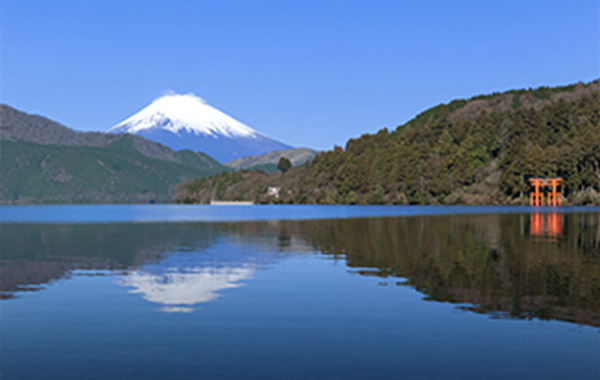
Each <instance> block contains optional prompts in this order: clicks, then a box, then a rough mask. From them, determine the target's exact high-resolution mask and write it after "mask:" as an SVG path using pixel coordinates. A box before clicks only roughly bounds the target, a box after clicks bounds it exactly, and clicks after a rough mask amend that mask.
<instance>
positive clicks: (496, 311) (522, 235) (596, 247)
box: [0, 206, 600, 379]
mask: <svg viewBox="0 0 600 380" xmlns="http://www.w3.org/2000/svg"><path fill="white" fill-rule="evenodd" d="M542 211H543V212H542V213H535V212H533V209H530V208H491V207H483V208H479V207H437V208H436V207H319V206H311V207H289V206H282V207H281V206H280V207H246V208H244V207H233V208H232V207H212V208H210V207H193V206H192V207H189V206H32V207H0V221H1V223H0V229H1V230H0V248H1V257H0V297H1V298H0V307H1V313H2V314H1V319H0V332H1V335H0V337H1V345H0V355H1V356H0V358H1V366H0V371H1V377H2V379H56V378H60V379H121V378H123V379H127V378H143V379H153V378H155V379H166V378H168V379H293V378H297V379H404V378H405V379H538V378H544V379H597V378H598V377H599V375H600V316H599V313H600V210H599V209H590V208H586V209H567V208H563V209H561V210H560V211H561V212H560V213H555V212H553V210H551V209H544V210H542Z"/></svg>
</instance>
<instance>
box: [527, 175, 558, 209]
mask: <svg viewBox="0 0 600 380" xmlns="http://www.w3.org/2000/svg"><path fill="white" fill-rule="evenodd" d="M561 181H562V178H560V177H556V178H529V182H531V186H532V187H533V189H532V191H531V194H530V196H529V204H530V205H531V206H543V205H544V193H543V192H542V189H541V188H542V187H546V186H549V187H551V190H550V192H549V193H548V206H560V203H561V196H560V193H558V186H559V185H560V182H561Z"/></svg>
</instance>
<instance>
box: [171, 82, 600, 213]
mask: <svg viewBox="0 0 600 380" xmlns="http://www.w3.org/2000/svg"><path fill="white" fill-rule="evenodd" d="M598 84H599V82H598V81H595V82H592V83H588V84H587V85H584V84H578V85H573V86H568V87H560V88H543V87H542V88H539V89H536V90H528V91H525V90H521V91H509V92H507V93H503V94H493V95H489V96H480V97H476V98H473V99H470V100H468V101H463V100H460V101H454V102H452V103H450V104H448V105H441V106H438V107H434V108H432V109H430V110H427V111H426V112H424V113H422V114H420V115H419V116H417V117H416V118H415V119H413V120H411V121H410V122H408V123H407V124H405V125H403V126H400V127H398V128H396V130H394V131H392V132H389V131H388V130H387V129H383V130H381V131H379V132H378V133H376V134H372V135H368V134H365V135H363V136H361V137H360V138H357V139H351V140H349V141H348V143H347V144H346V147H345V150H344V151H342V150H341V149H333V150H332V151H328V152H324V153H321V154H319V155H317V156H316V157H315V158H314V159H313V160H312V162H310V163H308V164H306V165H304V166H303V167H301V168H294V169H291V170H290V171H289V172H287V173H285V174H283V175H280V174H279V173H274V174H270V175H267V174H264V173H260V172H251V173H225V174H219V175H217V176H215V177H213V178H211V179H208V180H198V181H195V182H191V183H188V184H187V185H185V186H182V187H180V189H179V191H178V192H177V195H176V201H178V202H201V203H203V202H208V201H209V200H210V199H219V200H241V199H244V200H254V201H256V202H261V203H263V202H281V203H323V204H336V203H346V204H456V203H468V204H510V203H527V199H528V198H527V196H528V192H529V183H528V178H530V177H554V176H559V177H562V178H564V186H563V190H562V191H563V196H564V197H565V198H566V200H567V202H570V203H574V204H586V203H594V202H596V203H600V196H599V195H598V192H599V191H600V189H599V184H600V110H599V109H600V98H599V90H598V89H599V86H598ZM269 186H271V187H274V186H276V187H279V188H280V191H279V194H278V196H277V197H274V196H273V195H272V194H268V187H269Z"/></svg>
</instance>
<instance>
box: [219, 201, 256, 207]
mask: <svg viewBox="0 0 600 380" xmlns="http://www.w3.org/2000/svg"><path fill="white" fill-rule="evenodd" d="M253 204H254V202H252V201H215V200H211V201H210V205H211V206H252V205H253Z"/></svg>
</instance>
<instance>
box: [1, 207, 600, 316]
mask: <svg viewBox="0 0 600 380" xmlns="http://www.w3.org/2000/svg"><path fill="white" fill-rule="evenodd" d="M531 220H532V219H530V216H529V215H510V214H506V215H470V216H433V217H404V218H390V219H353V220H352V219H346V220H343V219H342V220H320V221H285V222H247V223H213V224H209V223H195V224H194V223H167V224H154V223H148V224H125V223H123V224H74V225H18V224H3V225H2V233H1V234H0V243H1V244H0V248H1V250H2V259H1V261H0V264H1V265H0V280H1V282H0V291H1V292H2V294H3V297H5V298H6V297H12V296H13V295H14V293H15V292H16V291H19V290H25V289H26V288H35V287H36V286H39V285H43V284H45V283H47V282H49V281H52V280H55V279H59V278H63V277H66V276H68V275H69V274H70V272H71V271H72V270H75V269H125V270H127V271H129V272H130V274H133V275H135V276H134V277H128V278H127V279H126V281H125V282H127V281H129V282H128V285H129V286H134V287H136V288H137V289H139V291H144V294H145V297H147V298H148V299H152V300H154V299H159V298H156V295H155V294H154V293H151V292H148V291H147V290H146V289H147V288H148V286H150V285H153V284H154V283H155V281H156V278H158V277H157V276H159V277H160V276H164V275H165V274H168V275H172V276H175V277H177V278H178V279H180V280H182V281H179V282H177V281H174V282H173V284H174V285H178V286H179V285H180V283H181V284H182V285H181V287H180V289H181V290H178V289H179V288H178V287H170V288H169V289H168V290H169V291H170V292H171V293H173V294H171V293H169V294H170V296H169V300H172V299H179V298H181V299H183V300H189V299H193V300H194V301H197V299H198V294H200V293H199V292H198V291H196V292H194V294H193V295H194V297H192V298H190V297H184V296H183V294H181V297H179V298H178V297H176V295H177V294H176V293H178V292H183V290H184V289H186V288H187V287H189V286H188V285H186V284H188V283H189V284H196V283H199V280H198V279H196V277H198V276H197V274H198V273H200V274H202V273H203V272H202V268H203V267H210V268H225V269H224V272H223V273H224V275H223V276H221V277H218V278H217V280H219V281H221V280H223V281H221V282H223V283H224V284H225V285H222V286H221V285H219V284H220V282H219V281H216V280H215V281H216V282H217V285H219V286H217V285H215V289H220V288H223V287H225V286H230V285H227V284H229V282H230V281H229V280H230V278H238V277H240V278H243V277H244V276H246V277H247V276H248V275H250V274H249V273H251V272H250V271H252V270H255V269H259V268H260V264H261V262H263V263H268V262H270V261H272V260H273V259H277V258H278V257H285V256H288V255H289V254H290V252H297V251H301V252H307V251H315V250H316V251H320V252H321V253H323V254H326V255H328V256H331V257H337V258H339V259H343V260H345V261H346V263H347V266H348V267H349V268H350V270H351V271H353V272H356V273H359V274H362V275H368V276H379V277H382V278H392V279H394V278H402V279H406V281H402V282H403V283H407V284H409V285H411V286H414V287H415V288H416V289H417V290H419V291H421V292H422V293H424V294H425V295H426V297H427V299H431V300H435V301H447V302H454V303H467V304H473V305H474V306H472V307H471V306H467V307H468V308H469V309H470V310H473V311H476V312H486V313H496V314H497V313H502V314H504V315H510V316H514V317H520V318H522V317H524V318H531V317H538V318H542V319H559V320H565V321H571V322H577V323H583V324H589V325H594V326H600V317H599V310H600V215H599V214H593V213H589V214H563V215H560V218H558V219H552V220H553V223H556V222H558V223H559V228H558V231H559V235H558V236H557V235H553V236H543V235H542V236H537V234H538V232H535V231H537V230H536V228H537V227H535V228H534V226H532V224H531ZM548 220H550V219H548ZM532 231H533V232H535V234H536V236H532V235H531V234H530V233H531V232H532ZM548 231H550V230H548ZM551 232H552V233H553V234H555V233H556V231H555V230H552V231H551ZM219 244H225V246H226V247H227V249H223V250H218V251H216V252H215V251H211V253H210V255H205V254H204V253H205V252H208V251H209V250H211V249H212V248H211V247H216V246H219ZM248 247H250V248H251V249H250V251H247V250H248ZM186 252H190V255H187V254H186ZM192 252H193V260H192V261H190V259H189V258H192ZM144 264H152V265H150V266H148V265H146V266H145V269H144V270H143V271H142V272H139V271H138V270H139V268H140V267H142V266H143V265H144ZM167 267H168V268H171V269H169V272H168V273H167V272H165V271H164V269H165V268H167ZM152 268H154V269H152ZM190 268H191V269H193V270H191V271H190ZM235 268H242V270H244V271H247V270H250V271H248V274H247V275H244V276H241V274H240V273H241V272H240V273H238V272H236V270H238V269H235ZM238 271H239V270H238ZM211 273H213V274H214V273H217V272H214V271H212V272H211ZM244 273H246V272H244ZM190 274H196V277H194V279H196V280H198V281H195V282H194V281H187V282H186V281H183V280H186V279H187V277H190ZM186 276H187V277H186ZM236 276H237V277H236ZM213 277H214V276H213ZM198 278H199V277H198ZM201 279H204V277H203V278H201ZM225 280H227V281H225ZM215 281H213V282H215ZM147 282H151V283H150V285H148V286H146V283H147ZM393 282H399V281H396V280H394V281H393ZM213 285H214V284H213ZM153 286H154V285H153ZM205 296H206V297H205V298H207V299H208V298H210V297H212V296H213V294H212V293H210V292H206V295H205ZM181 299H179V300H181ZM190 302H191V301H190ZM163 303H165V304H168V303H167V302H163ZM180 303H182V302H180Z"/></svg>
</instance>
